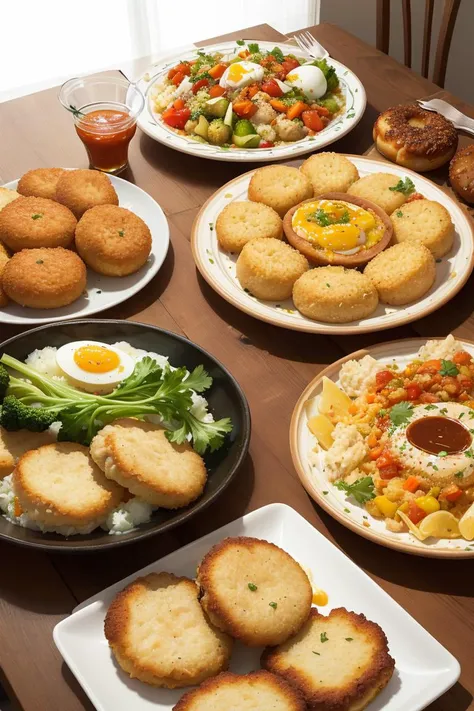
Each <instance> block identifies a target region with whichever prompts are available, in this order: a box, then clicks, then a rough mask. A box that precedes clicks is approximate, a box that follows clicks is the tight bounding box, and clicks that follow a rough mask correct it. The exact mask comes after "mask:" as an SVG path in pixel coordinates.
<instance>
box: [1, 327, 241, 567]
mask: <svg viewBox="0 0 474 711" xmlns="http://www.w3.org/2000/svg"><path fill="white" fill-rule="evenodd" d="M88 339H90V340H95V341H103V342H105V343H114V342H116V341H127V342H129V343H131V344H132V345H133V346H135V347H136V348H142V349H144V350H146V351H153V352H155V353H161V354H162V355H165V356H168V357H169V360H170V363H171V364H172V365H175V366H181V365H185V366H186V367H187V368H188V369H189V370H192V369H193V368H195V367H196V366H197V365H200V364H202V365H203V366H204V368H205V369H206V370H207V372H208V373H209V375H211V376H212V378H213V381H214V382H213V385H212V387H211V389H210V390H209V391H207V392H206V394H205V395H206V398H207V400H208V401H209V406H210V410H211V411H212V413H213V415H214V417H215V419H220V418H221V417H230V418H231V419H232V424H233V430H232V432H231V434H230V435H228V436H227V438H226V442H225V444H224V445H223V446H222V447H221V449H219V450H218V451H217V452H214V453H213V454H209V455H206V456H205V460H206V466H207V468H208V472H209V478H208V482H207V484H206V488H205V490H204V493H203V495H202V496H201V497H200V498H199V499H197V501H195V502H194V503H192V504H190V505H189V506H187V507H186V508H183V509H178V510H176V511H166V510H165V509H158V510H157V511H155V513H154V514H153V516H152V519H151V520H150V521H149V522H148V523H145V524H141V525H140V527H139V528H137V529H135V530H133V531H131V532H130V533H124V534H121V535H110V534H109V533H108V532H107V531H103V530H102V529H100V528H98V529H96V530H95V531H92V533H89V534H88V535H79V536H71V537H70V538H64V537H63V536H60V535H58V534H55V533H41V532H39V531H32V530H30V529H28V528H23V527H22V526H17V525H14V524H12V523H9V522H8V521H7V520H6V519H5V518H4V516H1V515H0V538H4V539H6V540H8V541H11V542H12V543H17V544H19V545H23V546H30V547H32V548H41V549H43V550H44V549H46V550H49V551H64V552H68V553H70V552H85V551H97V550H103V549H106V548H113V547H116V546H124V545H126V544H127V543H133V542H135V541H138V540H141V539H145V538H149V537H150V536H155V535H156V534H158V533H162V532H163V531H169V530H170V529H171V528H174V527H175V526H178V525H179V524H180V523H183V522H184V521H187V520H188V519H190V518H191V517H192V516H194V515H195V514H197V513H198V512H199V511H202V510H203V509H204V508H206V506H208V505H209V504H210V503H212V502H213V501H214V500H215V499H217V497H218V496H219V495H220V494H221V493H222V492H223V491H224V489H225V488H226V486H227V485H228V484H229V482H230V481H231V480H232V478H233V477H234V476H235V475H236V473H237V470H238V468H239V466H240V465H241V463H242V461H243V459H244V458H245V455H246V454H247V450H248V446H249V439H250V412H249V407H248V404H247V400H246V397H245V395H244V393H243V392H242V389H241V388H240V386H239V384H238V383H237V381H236V380H235V379H234V378H233V377H232V375H231V374H230V373H229V371H228V370H226V368H224V366H223V365H222V364H221V363H219V361H217V360H216V359H215V358H213V356H212V355H211V354H210V353H208V352H207V351H205V350H203V349H202V348H199V346H196V345H195V344H194V343H192V342H191V341H188V340H187V339H186V338H182V337H181V336H177V335H176V334H174V333H170V332H169V331H164V330H163V329H161V328H156V327H154V326H148V325H147V324H143V323H136V322H132V321H110V320H93V321H65V322H63V323H56V324H50V325H47V326H40V327H39V328H34V329H32V330H31V331H27V332H26V333H23V334H21V335H19V336H14V337H13V338H10V339H9V340H7V341H4V343H2V344H0V356H1V355H3V353H8V354H9V355H11V356H14V357H15V358H17V359H18V360H24V359H25V358H26V356H27V355H28V354H29V353H31V351H33V350H35V348H44V347H45V346H55V347H59V346H62V345H64V344H65V343H69V342H70V341H80V340H88Z"/></svg>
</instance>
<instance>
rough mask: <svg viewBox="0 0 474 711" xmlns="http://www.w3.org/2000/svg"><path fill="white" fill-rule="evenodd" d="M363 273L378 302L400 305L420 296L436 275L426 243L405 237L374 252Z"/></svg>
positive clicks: (428, 287) (431, 284)
mask: <svg viewBox="0 0 474 711" xmlns="http://www.w3.org/2000/svg"><path fill="white" fill-rule="evenodd" d="M420 202H421V201H420ZM364 274H365V276H367V277H369V279H370V281H371V282H372V284H373V285H374V286H375V288H376V289H377V291H378V292H379V299H380V301H382V303H384V304H391V305H393V306H402V305H403V304H410V303H411V302H412V301H416V300H417V299H420V298H421V297H422V296H424V295H425V294H426V292H427V291H429V289H431V287H432V286H433V284H434V281H435V279H436V263H435V259H434V257H433V255H432V254H431V252H430V250H429V249H428V248H427V247H425V246H424V245H423V244H420V243H419V242H411V241H407V242H401V243H400V244H395V245H394V246H393V247H389V248H388V249H386V250H384V251H383V252H380V254H377V256H376V257H374V259H372V261H371V262H369V263H368V264H367V266H366V268H365V269H364Z"/></svg>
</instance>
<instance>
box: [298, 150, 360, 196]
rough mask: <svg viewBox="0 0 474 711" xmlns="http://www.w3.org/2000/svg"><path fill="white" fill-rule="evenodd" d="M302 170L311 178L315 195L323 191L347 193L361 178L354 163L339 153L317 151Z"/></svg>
mask: <svg viewBox="0 0 474 711" xmlns="http://www.w3.org/2000/svg"><path fill="white" fill-rule="evenodd" d="M300 170H301V172H302V173H304V175H306V177H308V178H309V179H310V181H311V184H312V186H313V190H314V195H315V197H317V196H318V195H322V193H334V192H335V193H346V192H347V190H348V189H349V188H350V186H351V185H352V183H355V181H356V180H359V171H358V170H357V168H356V167H355V165H354V163H351V161H350V160H348V159H347V158H346V157H345V156H342V155H340V154H339V153H324V152H323V153H315V154H314V155H312V156H310V157H309V158H307V159H306V160H305V162H304V163H303V164H302V165H301V166H300Z"/></svg>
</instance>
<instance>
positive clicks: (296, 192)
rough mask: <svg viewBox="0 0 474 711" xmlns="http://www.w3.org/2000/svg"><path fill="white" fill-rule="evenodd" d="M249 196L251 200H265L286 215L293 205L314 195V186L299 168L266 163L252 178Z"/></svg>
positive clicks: (281, 215) (278, 211)
mask: <svg viewBox="0 0 474 711" xmlns="http://www.w3.org/2000/svg"><path fill="white" fill-rule="evenodd" d="M248 196H249V200H252V201H253V202H263V204H264V205H268V207H272V208H273V209H274V210H275V211H276V212H277V213H278V214H279V215H280V217H284V216H285V213H286V212H288V210H289V209H290V208H291V207H293V206H294V205H297V204H298V203H299V202H303V200H307V199H308V198H310V197H313V186H312V185H311V182H310V180H309V178H308V177H307V176H306V175H304V173H302V172H301V171H300V170H298V168H291V167H290V166H288V165H266V166H265V167H264V168H258V169H257V170H256V171H255V173H254V174H253V175H252V177H251V178H250V183H249V189H248Z"/></svg>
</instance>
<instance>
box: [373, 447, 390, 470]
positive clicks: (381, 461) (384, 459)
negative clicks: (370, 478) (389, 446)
mask: <svg viewBox="0 0 474 711" xmlns="http://www.w3.org/2000/svg"><path fill="white" fill-rule="evenodd" d="M393 463H394V459H393V457H392V455H391V454H390V452H387V451H384V452H382V454H381V455H380V457H379V458H378V459H377V462H376V464H377V467H378V468H379V469H380V468H383V467H388V466H389V465H391V464H393Z"/></svg>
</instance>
